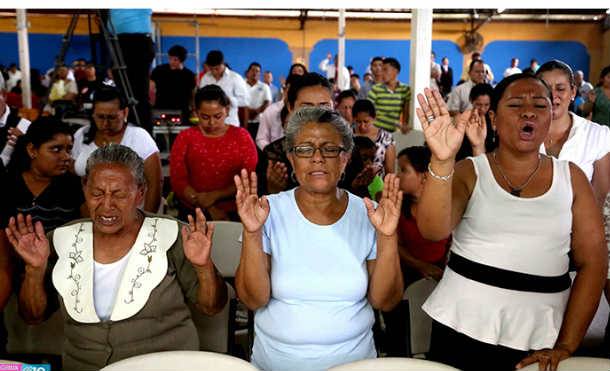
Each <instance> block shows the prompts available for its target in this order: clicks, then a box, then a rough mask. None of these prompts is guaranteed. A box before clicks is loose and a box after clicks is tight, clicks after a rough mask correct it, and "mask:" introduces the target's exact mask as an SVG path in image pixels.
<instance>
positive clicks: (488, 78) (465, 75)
mask: <svg viewBox="0 0 610 371" xmlns="http://www.w3.org/2000/svg"><path fill="white" fill-rule="evenodd" d="M476 60H482V58H481V53H479V52H474V53H472V57H471V59H469V60H468V62H467V63H465V64H464V71H463V72H462V76H461V77H460V80H463V81H468V80H470V74H469V71H470V70H469V68H470V64H471V63H472V61H476ZM484 65H485V81H484V82H486V83H488V84H493V82H494V74H493V72H492V71H491V67H489V65H488V64H487V63H485V64H484Z"/></svg>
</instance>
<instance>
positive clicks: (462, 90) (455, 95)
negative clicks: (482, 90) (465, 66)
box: [447, 80, 475, 113]
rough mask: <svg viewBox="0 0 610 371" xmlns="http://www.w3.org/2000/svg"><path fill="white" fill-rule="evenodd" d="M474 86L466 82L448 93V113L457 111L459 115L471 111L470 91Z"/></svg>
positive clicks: (470, 82)
mask: <svg viewBox="0 0 610 371" xmlns="http://www.w3.org/2000/svg"><path fill="white" fill-rule="evenodd" d="M474 85H475V84H474V83H473V82H472V81H470V80H468V81H466V82H465V83H463V84H460V85H458V86H456V87H455V89H453V90H452V91H451V93H449V97H448V99H447V109H448V110H449V111H458V112H459V113H462V112H464V111H466V110H467V109H471V108H472V104H470V91H471V90H472V87H473V86H474Z"/></svg>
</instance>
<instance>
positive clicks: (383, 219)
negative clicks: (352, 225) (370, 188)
mask: <svg viewBox="0 0 610 371" xmlns="http://www.w3.org/2000/svg"><path fill="white" fill-rule="evenodd" d="M364 204H365V206H366V212H367V215H368V217H369V221H370V222H371V224H372V225H373V227H375V229H376V230H377V233H379V234H381V235H383V236H391V235H392V234H394V233H395V232H396V227H397V226H398V220H399V219H400V207H401V205H402V191H401V190H400V186H399V179H398V176H396V174H387V175H386V176H385V179H384V182H383V191H382V192H381V199H380V200H379V205H378V206H377V208H376V209H375V206H374V205H373V202H372V201H371V200H370V199H369V198H365V199H364Z"/></svg>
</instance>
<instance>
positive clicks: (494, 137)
mask: <svg viewBox="0 0 610 371" xmlns="http://www.w3.org/2000/svg"><path fill="white" fill-rule="evenodd" d="M491 142H492V143H493V144H496V131H495V130H494V135H493V137H492V138H491Z"/></svg>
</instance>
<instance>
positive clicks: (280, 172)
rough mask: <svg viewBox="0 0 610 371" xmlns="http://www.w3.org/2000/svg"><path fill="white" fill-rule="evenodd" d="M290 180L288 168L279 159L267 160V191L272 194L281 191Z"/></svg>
mask: <svg viewBox="0 0 610 371" xmlns="http://www.w3.org/2000/svg"><path fill="white" fill-rule="evenodd" d="M287 182H288V168H287V167H286V164H284V163H282V162H279V161H271V160H269V161H268V162H267V191H269V193H270V194H272V193H279V192H281V191H284V190H285V189H286V186H287V184H288V183H287Z"/></svg>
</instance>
